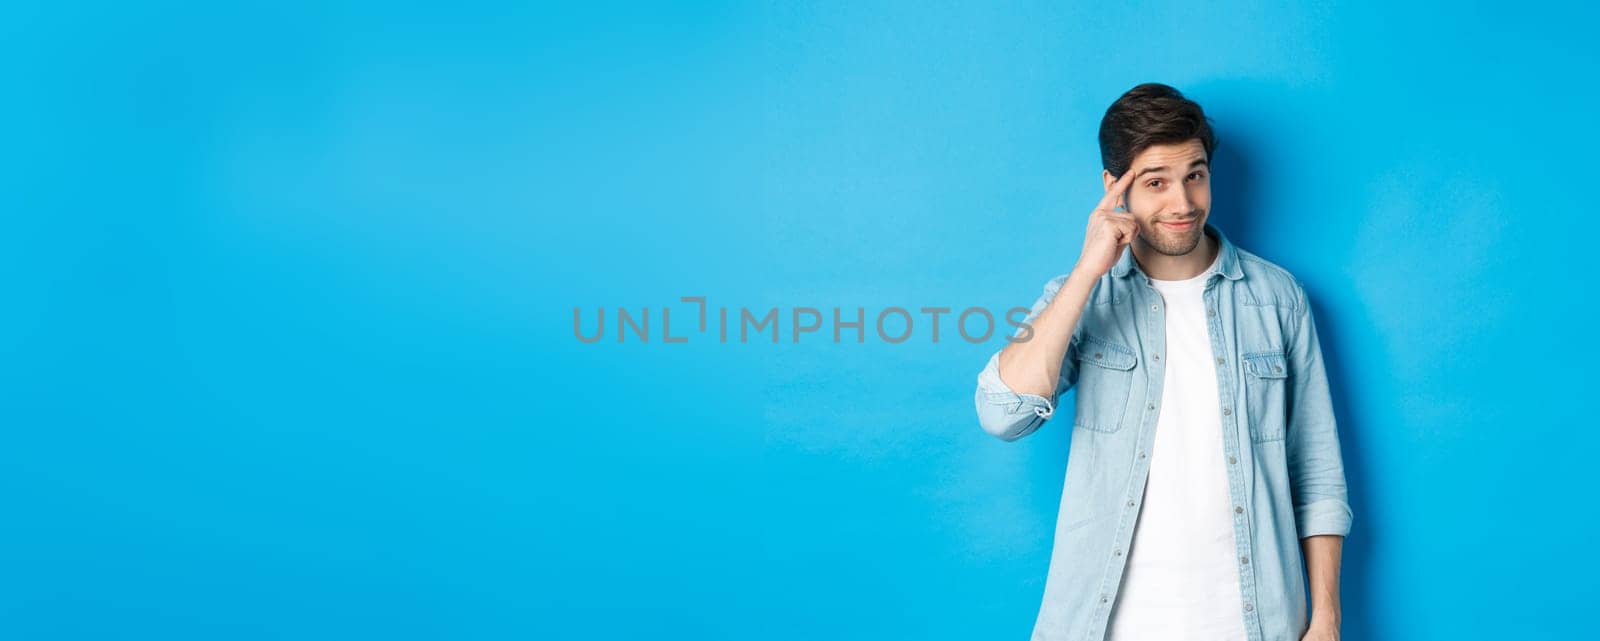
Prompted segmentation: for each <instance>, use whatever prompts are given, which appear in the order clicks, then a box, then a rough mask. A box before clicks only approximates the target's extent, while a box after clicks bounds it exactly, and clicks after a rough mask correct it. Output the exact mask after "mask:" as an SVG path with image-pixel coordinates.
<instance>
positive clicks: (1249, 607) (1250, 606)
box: [1100, 599, 1256, 612]
mask: <svg viewBox="0 0 1600 641" xmlns="http://www.w3.org/2000/svg"><path fill="white" fill-rule="evenodd" d="M1100 600H1101V601H1102V602H1104V601H1105V599H1100ZM1254 609H1256V606H1254V605H1251V604H1249V603H1246V604H1244V611H1245V612H1249V611H1251V610H1254Z"/></svg>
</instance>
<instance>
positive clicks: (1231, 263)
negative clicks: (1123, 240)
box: [1111, 222, 1244, 280]
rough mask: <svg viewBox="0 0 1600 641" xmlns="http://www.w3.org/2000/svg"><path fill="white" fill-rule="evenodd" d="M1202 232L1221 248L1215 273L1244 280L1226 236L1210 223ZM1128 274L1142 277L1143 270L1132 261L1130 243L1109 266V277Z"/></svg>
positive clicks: (1236, 254) (1234, 252) (1232, 247)
mask: <svg viewBox="0 0 1600 641" xmlns="http://www.w3.org/2000/svg"><path fill="white" fill-rule="evenodd" d="M1204 231H1205V233H1207V234H1210V235H1211V237H1212V238H1214V239H1216V241H1217V244H1218V245H1219V246H1220V247H1221V249H1219V250H1217V254H1218V255H1217V271H1218V272H1219V273H1221V274H1222V275H1223V276H1225V277H1227V278H1228V280H1239V279H1241V278H1244V270H1241V269H1239V250H1238V248H1236V247H1234V246H1233V242H1231V241H1229V240H1228V236H1227V235H1226V234H1224V233H1222V230H1221V229H1217V227H1216V226H1215V225H1212V224H1211V223H1210V222H1207V223H1206V226H1205V230H1204ZM1129 272H1138V273H1139V275H1141V276H1143V275H1144V270H1142V269H1140V268H1139V263H1138V262H1137V261H1135V260H1134V259H1133V244H1132V243H1129V244H1128V245H1127V246H1126V247H1123V248H1122V256H1121V257H1119V258H1117V264H1115V265H1112V266H1111V275H1112V276H1115V277H1117V278H1122V277H1124V276H1127V275H1128V273H1129Z"/></svg>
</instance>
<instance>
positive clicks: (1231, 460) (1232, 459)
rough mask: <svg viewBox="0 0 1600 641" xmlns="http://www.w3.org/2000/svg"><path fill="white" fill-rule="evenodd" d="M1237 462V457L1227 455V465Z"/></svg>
mask: <svg viewBox="0 0 1600 641" xmlns="http://www.w3.org/2000/svg"><path fill="white" fill-rule="evenodd" d="M1238 462H1239V459H1236V458H1234V457H1232V456H1230V457H1228V465H1235V464H1237V463H1238Z"/></svg>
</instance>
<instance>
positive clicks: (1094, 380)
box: [1072, 334, 1139, 432]
mask: <svg viewBox="0 0 1600 641" xmlns="http://www.w3.org/2000/svg"><path fill="white" fill-rule="evenodd" d="M1077 359H1078V397H1077V415H1076V416H1075V417H1074V418H1073V423H1072V424H1073V425H1074V426H1075V427H1081V428H1084V429H1087V430H1092V431H1095V432H1115V431H1117V430H1119V429H1121V428H1122V424H1123V416H1124V415H1125V414H1126V413H1127V409H1128V396H1129V393H1130V391H1131V390H1132V389H1133V366H1134V365H1135V364H1137V363H1138V360H1139V358H1138V355H1137V354H1135V353H1134V351H1133V349H1131V348H1129V347H1127V346H1126V345H1122V344H1120V343H1116V342H1113V341H1110V340H1106V339H1103V338H1100V337H1097V336H1091V335H1088V334H1084V335H1083V336H1082V338H1081V339H1080V340H1079V342H1078V348H1077Z"/></svg>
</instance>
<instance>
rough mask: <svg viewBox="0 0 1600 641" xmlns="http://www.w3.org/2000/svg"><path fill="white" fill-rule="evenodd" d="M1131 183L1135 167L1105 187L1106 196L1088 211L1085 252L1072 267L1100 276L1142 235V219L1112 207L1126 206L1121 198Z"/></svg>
mask: <svg viewBox="0 0 1600 641" xmlns="http://www.w3.org/2000/svg"><path fill="white" fill-rule="evenodd" d="M1132 183H1133V170H1132V168H1129V169H1128V170H1127V171H1124V172H1122V177H1121V178H1118V179H1117V181H1116V182H1114V183H1112V184H1111V187H1110V188H1108V189H1106V195H1105V197H1103V198H1101V199H1100V204H1099V205H1096V206H1095V208H1094V211H1092V212H1089V228H1088V229H1087V230H1086V231H1085V232H1084V235H1083V252H1082V253H1081V254H1079V255H1078V264H1077V265H1076V266H1075V267H1073V268H1072V271H1073V272H1075V273H1078V274H1081V275H1083V276H1085V277H1088V278H1091V279H1096V278H1099V277H1100V276H1101V275H1102V274H1105V273H1106V272H1108V271H1111V266H1112V265H1115V264H1117V258H1119V257H1121V256H1122V248H1123V247H1126V246H1127V245H1128V243H1131V242H1133V239H1134V238H1135V237H1137V236H1138V235H1139V222H1138V221H1136V220H1134V218H1133V214H1130V213H1127V212H1122V211H1116V210H1115V209H1113V208H1114V207H1118V206H1121V207H1127V203H1126V202H1124V201H1122V194H1123V193H1124V192H1126V191H1127V189H1128V185H1130V184H1132Z"/></svg>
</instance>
